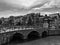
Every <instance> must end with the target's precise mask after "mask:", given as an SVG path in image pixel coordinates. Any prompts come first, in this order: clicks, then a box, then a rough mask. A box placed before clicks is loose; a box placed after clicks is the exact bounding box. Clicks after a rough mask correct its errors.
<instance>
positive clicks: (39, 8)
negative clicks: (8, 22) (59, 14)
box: [0, 0, 60, 16]
mask: <svg viewBox="0 0 60 45" xmlns="http://www.w3.org/2000/svg"><path fill="white" fill-rule="evenodd" d="M59 4H60V1H59V0H0V15H1V16H8V15H10V14H14V15H15V14H16V15H18V14H26V13H30V12H56V11H60V5H59Z"/></svg>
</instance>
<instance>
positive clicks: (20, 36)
mask: <svg viewBox="0 0 60 45" xmlns="http://www.w3.org/2000/svg"><path fill="white" fill-rule="evenodd" d="M23 39H24V36H23V34H21V33H15V34H13V36H11V37H10V42H21V41H23Z"/></svg>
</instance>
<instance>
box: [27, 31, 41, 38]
mask: <svg viewBox="0 0 60 45" xmlns="http://www.w3.org/2000/svg"><path fill="white" fill-rule="evenodd" d="M38 38H40V34H39V32H37V31H32V32H30V33H29V34H28V36H27V39H38Z"/></svg>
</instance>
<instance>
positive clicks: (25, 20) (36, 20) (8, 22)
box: [0, 13, 60, 28]
mask: <svg viewBox="0 0 60 45" xmlns="http://www.w3.org/2000/svg"><path fill="white" fill-rule="evenodd" d="M59 24H60V14H59V13H55V14H49V16H47V14H45V16H43V15H41V14H40V13H30V14H27V15H24V16H16V17H15V16H10V17H9V18H0V26H1V27H9V26H11V27H12V26H40V27H45V28H49V27H54V26H55V27H58V25H59Z"/></svg>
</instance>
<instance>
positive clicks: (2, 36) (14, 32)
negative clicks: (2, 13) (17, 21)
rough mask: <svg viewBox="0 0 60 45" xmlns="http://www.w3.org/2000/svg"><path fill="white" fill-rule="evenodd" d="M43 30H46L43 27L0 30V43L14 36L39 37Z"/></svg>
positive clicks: (22, 37) (23, 37)
mask: <svg viewBox="0 0 60 45" xmlns="http://www.w3.org/2000/svg"><path fill="white" fill-rule="evenodd" d="M44 31H46V32H47V30H45V29H43V28H26V29H10V30H9V31H8V30H6V31H5V32H4V31H2V32H0V43H6V42H9V41H11V40H12V38H13V37H14V36H15V37H16V38H17V37H19V38H21V39H31V38H32V37H33V36H37V37H41V36H42V34H43V33H44ZM15 37H14V38H15ZM33 38H35V37H33Z"/></svg>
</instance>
